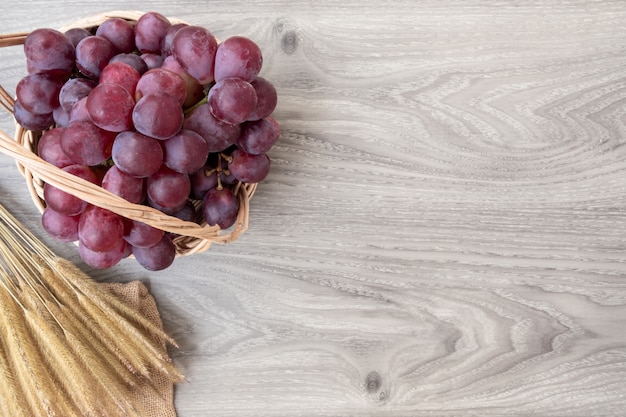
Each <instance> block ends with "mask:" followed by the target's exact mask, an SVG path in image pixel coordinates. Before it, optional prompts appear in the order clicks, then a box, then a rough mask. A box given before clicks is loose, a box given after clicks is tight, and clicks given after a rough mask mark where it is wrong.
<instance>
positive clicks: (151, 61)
mask: <svg viewBox="0 0 626 417" xmlns="http://www.w3.org/2000/svg"><path fill="white" fill-rule="evenodd" d="M141 59H143V61H144V62H145V63H146V66H147V67H148V71H149V70H151V69H155V68H160V67H161V65H163V57H162V56H161V55H157V54H141Z"/></svg>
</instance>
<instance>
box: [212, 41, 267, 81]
mask: <svg viewBox="0 0 626 417" xmlns="http://www.w3.org/2000/svg"><path fill="white" fill-rule="evenodd" d="M262 66H263V56H262V54H261V49H260V48H259V47H258V45H257V44H256V43H254V42H253V41H252V40H250V39H248V38H246V37H243V36H232V37H230V38H228V39H226V40H224V41H223V42H222V43H220V44H219V46H218V47H217V53H216V54H215V81H220V80H223V79H224V78H229V77H236V78H241V79H242V80H244V81H248V82H251V81H252V80H254V79H255V77H256V76H257V75H258V74H259V71H261V67H262Z"/></svg>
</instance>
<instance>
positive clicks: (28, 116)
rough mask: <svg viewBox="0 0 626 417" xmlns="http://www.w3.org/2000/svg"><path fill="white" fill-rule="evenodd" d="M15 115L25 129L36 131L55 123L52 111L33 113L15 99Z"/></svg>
mask: <svg viewBox="0 0 626 417" xmlns="http://www.w3.org/2000/svg"><path fill="white" fill-rule="evenodd" d="M13 117H15V121H16V122H17V123H19V124H20V126H22V127H23V128H24V129H27V130H32V131H34V132H41V131H43V130H46V129H48V128H49V127H50V126H52V124H53V123H54V115H53V114H52V113H49V114H34V113H31V112H29V111H28V110H26V109H24V107H22V104H21V103H20V101H19V100H15V103H14V105H13Z"/></svg>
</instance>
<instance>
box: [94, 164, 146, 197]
mask: <svg viewBox="0 0 626 417" xmlns="http://www.w3.org/2000/svg"><path fill="white" fill-rule="evenodd" d="M102 188H104V189H105V190H107V191H110V192H112V193H113V194H115V195H117V196H120V197H122V198H123V199H125V200H127V201H129V202H131V203H135V204H139V203H141V202H142V201H143V200H144V199H145V187H144V180H143V178H137V177H133V176H130V175H128V174H126V173H125V172H124V171H122V170H121V169H119V168H118V167H117V166H115V165H114V166H112V167H111V168H109V169H108V170H107V172H106V174H104V177H103V178H102Z"/></svg>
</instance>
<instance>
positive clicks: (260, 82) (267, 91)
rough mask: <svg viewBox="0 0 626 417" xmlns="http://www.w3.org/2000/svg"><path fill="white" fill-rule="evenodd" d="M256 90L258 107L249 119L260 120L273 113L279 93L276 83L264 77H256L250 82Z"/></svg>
mask: <svg viewBox="0 0 626 417" xmlns="http://www.w3.org/2000/svg"><path fill="white" fill-rule="evenodd" d="M250 84H251V85H252V87H254V91H255V92H256V96H257V102H256V108H255V109H254V111H253V112H252V114H251V115H250V116H248V120H260V119H263V118H264V117H267V116H269V115H270V114H272V112H273V111H274V109H276V104H277V103H278V94H277V93H276V89H275V88H274V85H273V84H272V83H270V82H269V81H268V80H266V79H265V78H262V77H256V78H255V79H254V81H252V82H251V83H250Z"/></svg>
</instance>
